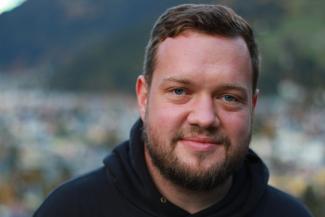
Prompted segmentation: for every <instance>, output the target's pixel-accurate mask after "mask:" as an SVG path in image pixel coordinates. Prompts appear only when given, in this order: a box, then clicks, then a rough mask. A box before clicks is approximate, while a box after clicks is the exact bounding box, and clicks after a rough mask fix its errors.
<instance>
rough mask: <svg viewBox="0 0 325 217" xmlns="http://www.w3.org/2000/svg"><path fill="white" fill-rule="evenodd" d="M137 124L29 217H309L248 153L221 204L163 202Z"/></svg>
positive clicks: (255, 157)
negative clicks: (196, 207) (190, 208)
mask: <svg viewBox="0 0 325 217" xmlns="http://www.w3.org/2000/svg"><path fill="white" fill-rule="evenodd" d="M141 132H142V122H141V121H137V122H136V124H135V125H134V126H133V128H132V130H131V133H130V140H129V141H126V142H124V143H122V144H120V145H119V146H117V147H116V148H115V149H114V150H113V152H112V154H111V155H109V156H108V157H106V158H105V160H104V166H103V167H101V168H99V169H98V170H96V171H93V172H91V173H88V174H86V175H83V176H81V177H79V178H76V179H74V180H71V181H69V182H67V183H65V184H63V185H62V186H61V187H59V188H58V189H56V190H55V191H54V192H53V193H51V194H50V195H49V197H48V198H47V199H46V200H45V201H44V203H43V204H42V205H41V207H40V208H39V209H38V210H37V211H36V212H35V214H34V217H185V216H193V217H274V216H286V217H308V216H311V214H310V213H309V212H308V210H307V209H306V208H305V207H304V206H303V205H302V204H301V203H299V202H298V201H297V200H296V199H294V198H293V197H291V196H289V195H288V194H286V193H284V192H281V191H279V190H277V189H275V188H273V187H271V186H269V185H268V184H267V182H268V177H269V174H268V170H267V168H266V166H265V165H264V164H263V162H262V161H261V159H260V158H259V157H258V156H257V155H256V154H255V153H254V152H253V151H251V150H250V151H249V153H248V155H247V156H246V159H245V161H244V164H243V165H242V167H241V168H240V169H238V170H237V171H236V172H235V174H234V178H233V180H234V181H233V184H232V187H231V189H230V191H229V193H228V194H227V196H225V197H224V198H223V199H222V200H221V201H220V202H218V203H216V204H214V205H212V206H211V207H209V208H207V209H204V210H202V211H200V212H198V213H195V214H190V213H188V212H187V211H185V210H183V209H181V208H180V207H177V206H176V205H174V204H172V203H170V202H168V201H166V200H165V199H164V198H163V197H162V195H161V194H160V192H159V191H158V190H157V188H156V187H155V185H154V183H153V181H152V179H151V176H150V174H149V172H148V170H147V167H146V164H145V160H144V155H143V153H144V150H143V149H144V145H143V141H142V138H141Z"/></svg>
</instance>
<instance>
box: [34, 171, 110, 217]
mask: <svg viewBox="0 0 325 217" xmlns="http://www.w3.org/2000/svg"><path fill="white" fill-rule="evenodd" d="M108 183H109V180H108V178H107V176H106V169H105V167H102V168H99V169H97V170H95V171H92V172H90V173H88V174H85V175H82V176H80V177H77V178H75V179H72V180H70V181H67V182H66V183H64V184H62V185H61V186H60V187H58V188H57V189H55V190H54V191H53V192H52V193H50V194H49V196H48V197H47V198H46V200H45V201H44V202H43V204H42V205H41V206H40V207H39V209H38V210H37V211H36V212H35V214H34V217H43V216H46V217H52V216H53V217H54V216H61V217H65V216H69V217H70V216H84V215H83V214H84V213H82V208H83V207H87V208H91V207H92V206H96V207H98V206H100V203H101V202H100V201H104V200H106V199H107V198H104V197H107V195H110V194H109V191H111V190H112V188H111V187H110V186H109V184H108ZM95 201H96V203H98V204H95Z"/></svg>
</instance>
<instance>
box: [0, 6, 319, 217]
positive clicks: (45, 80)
mask: <svg viewBox="0 0 325 217" xmlns="http://www.w3.org/2000/svg"><path fill="white" fill-rule="evenodd" d="M190 2H191V3H222V4H225V5H228V6H231V7H232V8H234V9H235V10H236V11H237V12H238V13H239V14H240V15H242V16H243V17H244V18H245V19H247V20H248V21H249V22H250V23H251V24H252V26H253V27H254V29H255V31H256V37H257V40H258V43H259V47H260V52H261V55H262V73H261V78H260V83H259V88H260V91H261V94H260V99H259V102H258V105H257V111H256V118H255V129H254V137H253V141H252V148H253V149H254V150H255V151H256V152H258V153H259V154H260V155H261V156H262V158H263V159H264V160H265V162H266V164H267V165H268V167H269V168H270V170H271V181H270V182H271V184H273V185H275V186H277V187H279V188H280V189H283V190H285V191H288V192H290V193H291V194H293V195H295V196H296V197H298V198H300V199H301V200H303V201H304V202H305V203H306V204H307V205H308V207H309V208H310V209H311V210H312V212H313V213H314V215H315V217H323V216H325V206H324V204H325V157H324V156H325V109H324V108H325V86H324V81H325V61H324V57H325V40H324V39H325V26H324V23H325V13H324V8H325V1H321V0H319V1H317V0H314V1H308V0H295V1H281V0H260V1H258V0H246V1H241V0H220V1H203V0H202V1H185V0H163V1H149V0H137V1H132V0H109V1H107V0H70V1H66V0H55V1H52V0H27V1H26V0H25V1H24V0H1V2H0V216H1V217H27V216H31V214H32V213H33V211H34V210H35V209H36V208H37V207H38V206H39V205H40V203H41V202H42V201H43V200H44V198H45V197H46V195H47V194H48V193H49V192H50V191H52V190H53V189H54V188H55V187H56V186H57V185H58V184H59V183H62V182H63V181H64V180H67V179H70V178H71V177H75V176H78V175H80V174H81V173H84V172H87V171H89V170H91V169H94V168H96V167H99V166H100V165H101V164H102V163H101V162H102V159H103V158H104V156H105V155H107V154H108V153H109V152H110V150H111V149H112V148H113V147H114V145H116V144H117V143H119V142H120V141H122V140H125V139H126V138H127V137H128V131H129V128H130V126H131V125H132V123H133V122H134V121H135V120H136V119H137V116H138V114H137V111H136V107H135V95H134V91H133V90H134V84H135V79H136V77H137V75H139V74H140V73H141V71H142V61H143V54H144V47H145V44H146V41H147V40H148V36H149V31H150V28H151V26H152V24H153V22H154V21H155V19H156V18H157V16H159V15H160V14H161V13H162V12H163V11H164V10H165V9H166V8H168V7H170V6H173V5H176V4H179V3H190Z"/></svg>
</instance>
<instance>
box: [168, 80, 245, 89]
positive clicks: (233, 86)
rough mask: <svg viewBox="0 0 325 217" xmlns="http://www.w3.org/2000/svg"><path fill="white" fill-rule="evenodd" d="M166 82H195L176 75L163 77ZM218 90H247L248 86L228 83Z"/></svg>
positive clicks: (186, 83) (185, 83) (187, 83)
mask: <svg viewBox="0 0 325 217" xmlns="http://www.w3.org/2000/svg"><path fill="white" fill-rule="evenodd" d="M165 82H176V83H181V84H184V85H189V84H193V82H191V81H190V80H188V79H184V78H175V77H168V78H165V79H163V81H162V83H165ZM217 89H218V90H237V91H241V92H247V91H248V90H247V88H245V87H243V86H241V85H238V84H232V83H226V84H222V85H221V86H220V87H218V88H217Z"/></svg>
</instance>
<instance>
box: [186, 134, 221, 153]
mask: <svg viewBox="0 0 325 217" xmlns="http://www.w3.org/2000/svg"><path fill="white" fill-rule="evenodd" d="M180 142H181V143H182V144H183V145H185V146H186V147H188V148H190V149H191V150H193V151H198V152H210V151H213V150H215V149H216V148H217V147H218V146H221V145H223V142H222V141H218V140H216V139H213V138H208V137H185V138H182V139H181V140H180Z"/></svg>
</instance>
